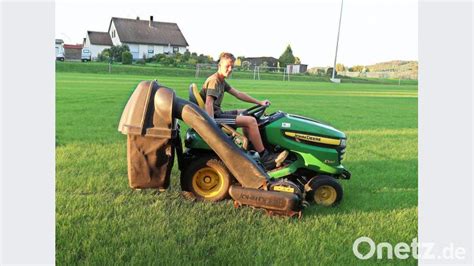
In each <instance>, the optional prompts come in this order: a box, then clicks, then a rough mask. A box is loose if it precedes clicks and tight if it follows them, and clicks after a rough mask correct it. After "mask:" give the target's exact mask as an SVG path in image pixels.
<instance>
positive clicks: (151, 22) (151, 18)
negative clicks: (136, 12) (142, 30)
mask: <svg viewBox="0 0 474 266" xmlns="http://www.w3.org/2000/svg"><path fill="white" fill-rule="evenodd" d="M148 26H150V27H153V16H150V23H149V24H148Z"/></svg>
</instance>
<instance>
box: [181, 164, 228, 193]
mask: <svg viewBox="0 0 474 266" xmlns="http://www.w3.org/2000/svg"><path fill="white" fill-rule="evenodd" d="M180 179H181V188H182V190H184V191H190V192H192V193H193V194H194V195H195V196H196V198H197V199H200V200H207V201H220V200H223V199H225V198H227V197H228V195H229V187H230V185H231V184H232V175H231V174H230V172H229V170H228V169H227V167H225V165H224V163H223V162H222V161H221V160H220V159H219V158H218V157H216V156H203V157H201V158H198V159H196V160H193V161H191V162H190V163H189V165H188V166H187V167H186V169H184V170H183V171H182V172H181V178H180Z"/></svg>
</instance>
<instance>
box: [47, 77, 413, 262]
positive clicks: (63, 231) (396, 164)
mask: <svg viewBox="0 0 474 266" xmlns="http://www.w3.org/2000/svg"><path fill="white" fill-rule="evenodd" d="M155 78H157V79H158V81H159V82H160V83H162V84H164V85H166V86H168V87H171V88H173V89H175V90H176V92H177V94H178V95H179V96H181V97H183V98H187V87H188V85H189V83H190V82H196V83H198V84H202V82H203V81H204V80H203V79H197V80H196V79H194V78H192V77H170V76H164V77H156V76H137V75H119V74H90V73H64V72H57V74H56V97H57V98H56V260H57V263H58V264H59V265H63V264H65V265H70V264H92V265H102V264H106V265H110V264H116V263H117V264H134V265H141V264H147V265H150V264H188V263H192V264H199V265H202V264H208V263H210V264H242V265H246V264H252V265H253V264H277V265H288V264H311V265H326V264H339V265H340V264H346V265H356V264H361V263H362V264H363V263H368V264H375V263H382V262H383V263H387V262H391V263H394V264H399V263H400V264H410V265H413V264H416V261H415V260H414V259H412V258H411V257H410V259H408V260H392V261H389V260H377V259H375V258H373V259H370V260H367V261H361V260H358V259H357V258H356V257H355V256H354V255H353V253H352V244H353V242H354V240H355V239H357V238H358V237H360V236H368V237H371V238H372V239H373V240H374V241H375V242H376V243H380V242H390V243H392V244H393V245H394V244H396V243H398V242H407V243H410V242H411V240H412V239H413V238H414V237H416V236H417V201H418V199H417V191H418V190H417V186H418V183H417V176H418V172H417V167H418V164H417V156H418V155H417V124H418V121H417V109H418V105H417V101H418V98H417V97H418V96H417V95H418V91H417V86H416V85H407V86H398V85H374V84H344V83H343V84H331V83H326V82H282V81H258V82H255V81H252V80H238V79H235V80H232V81H231V82H230V83H231V85H233V86H234V87H237V88H239V89H240V90H243V91H246V92H248V93H249V94H251V95H253V96H255V97H256V98H260V99H264V98H268V99H270V100H271V101H272V106H271V107H270V109H269V111H270V112H273V111H276V110H284V111H286V112H289V113H295V114H300V115H304V116H308V117H312V118H317V119H319V120H322V121H326V122H329V123H331V124H332V125H333V126H335V127H336V128H338V129H340V130H342V131H344V132H345V133H346V134H347V135H348V147H347V153H346V157H345V161H344V164H345V165H346V167H347V168H348V169H349V170H350V171H351V172H352V179H351V180H348V181H342V185H343V187H344V193H345V194H344V199H343V201H342V203H341V204H340V205H339V206H337V207H334V208H324V207H317V206H311V207H309V208H308V209H306V210H305V211H304V215H303V218H302V219H301V220H297V219H291V218H286V217H268V216H266V215H265V214H264V213H262V212H261V211H256V210H253V209H251V208H240V209H234V208H233V206H232V202H231V201H230V200H229V201H225V202H220V203H214V204H212V203H206V202H198V203H193V202H189V201H186V200H184V199H183V198H182V197H181V196H180V189H179V181H178V178H177V177H178V172H177V171H178V170H177V166H176V165H175V167H174V168H173V176H172V185H171V188H170V189H169V190H168V191H166V192H164V193H160V194H158V195H157V194H155V193H154V192H153V191H140V192H139V191H132V190H131V189H130V188H129V187H128V180H127V162H126V140H125V136H123V135H121V134H119V133H118V132H117V124H118V120H119V117H120V115H121V112H122V109H123V107H124V105H125V103H126V101H127V100H128V97H129V96H130V94H131V93H132V91H133V89H134V88H135V86H136V85H137V83H138V82H139V81H141V80H146V79H155ZM248 106H249V105H248V104H245V103H241V102H237V101H236V100H235V99H233V98H232V96H229V95H228V96H226V99H225V101H224V108H225V109H230V108H241V107H248Z"/></svg>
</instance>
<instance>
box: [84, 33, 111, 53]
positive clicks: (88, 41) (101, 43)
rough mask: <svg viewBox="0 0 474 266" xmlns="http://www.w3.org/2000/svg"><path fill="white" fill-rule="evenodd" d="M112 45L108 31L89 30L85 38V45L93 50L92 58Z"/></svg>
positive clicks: (85, 47)
mask: <svg viewBox="0 0 474 266" xmlns="http://www.w3.org/2000/svg"><path fill="white" fill-rule="evenodd" d="M111 46H112V39H111V38H110V34H109V33H108V32H99V31H87V35H86V38H84V43H83V47H84V49H89V50H90V52H91V59H92V60H94V59H96V58H97V56H98V55H99V54H100V53H101V52H102V51H103V50H104V49H106V48H110V47H111Z"/></svg>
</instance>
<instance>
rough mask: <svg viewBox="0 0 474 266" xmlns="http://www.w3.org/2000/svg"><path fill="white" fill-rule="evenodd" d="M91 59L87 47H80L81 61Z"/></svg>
mask: <svg viewBox="0 0 474 266" xmlns="http://www.w3.org/2000/svg"><path fill="white" fill-rule="evenodd" d="M91 59H92V58H91V50H89V48H82V52H81V61H82V62H86V61H91Z"/></svg>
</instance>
